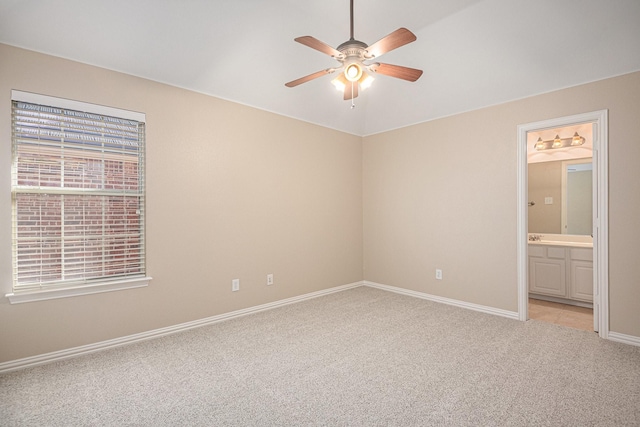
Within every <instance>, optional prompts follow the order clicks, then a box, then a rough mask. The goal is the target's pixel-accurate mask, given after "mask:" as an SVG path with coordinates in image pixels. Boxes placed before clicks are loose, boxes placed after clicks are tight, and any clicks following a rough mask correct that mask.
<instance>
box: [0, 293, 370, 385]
mask: <svg viewBox="0 0 640 427" xmlns="http://www.w3.org/2000/svg"><path fill="white" fill-rule="evenodd" d="M363 284H364V282H355V283H350V284H348V285H342V286H336V287H334V288H329V289H323V290H321V291H317V292H311V293H308V294H304V295H299V296H296V297H292V298H287V299H283V300H280V301H274V302H270V303H267V304H262V305H258V306H255V307H249V308H245V309H242V310H236V311H232V312H230V313H224V314H219V315H217V316H211V317H207V318H204V319H200V320H194V321H192V322H186V323H180V324H178V325H173V326H168V327H166V328H160V329H154V330H152V331H147V332H142V333H139V334H133V335H127V336H125V337H121V338H115V339H112V340H107V341H101V342H98V343H94V344H88V345H82V346H79V347H73V348H70V349H66V350H60V351H54V352H51V353H45V354H41V355H37V356H31V357H25V358H23V359H17V360H11V361H8V362H3V363H0V374H2V373H5V372H11V371H16V370H18V369H24V368H30V367H33V366H38V365H44V364H46V363H51V362H56V361H61V360H65V359H70V358H73V357H78V356H82V355H85V354H90V353H95V352H97V351H102V350H106V349H110V348H116V347H121V346H123V345H127V344H132V343H136V342H141V341H146V340H149V339H153V338H159V337H162V336H165V335H170V334H175V333H178V332H182V331H186V330H189V329H193V328H198V327H200V326H206V325H212V324H214V323H218V322H222V321H224V320H230V319H234V318H238V317H241V316H246V315H248V314H253V313H258V312H260V311H265V310H271V309H274V308H277V307H282V306H285V305H289V304H293V303H297V302H301V301H305V300H309V299H312V298H317V297H321V296H324V295H328V294H332V293H335V292H341V291H345V290H347V289H352V288H357V287H359V286H362V285H363Z"/></svg>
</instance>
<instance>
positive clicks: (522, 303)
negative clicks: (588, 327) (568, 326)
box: [517, 110, 609, 339]
mask: <svg viewBox="0 0 640 427" xmlns="http://www.w3.org/2000/svg"><path fill="white" fill-rule="evenodd" d="M583 123H592V124H593V172H594V173H593V176H594V178H593V179H594V186H593V191H594V197H593V288H594V292H593V314H594V326H595V328H594V329H597V330H598V334H599V335H600V337H601V338H605V339H607V338H608V337H609V220H608V212H609V193H608V181H609V173H608V168H607V165H608V151H609V150H608V147H609V131H608V124H609V113H608V110H599V111H593V112H590V113H583V114H577V115H574V116H567V117H560V118H556V119H550V120H543V121H539V122H534V123H527V124H523V125H519V126H518V207H517V214H518V219H517V226H518V236H517V245H518V248H517V258H518V319H519V320H522V321H526V320H528V319H529V312H528V301H529V292H528V286H527V281H528V254H527V243H528V238H527V230H528V209H527V208H528V205H527V192H528V183H527V167H528V166H527V132H533V131H540V130H545V129H552V128H557V127H565V126H572V125H578V124H583Z"/></svg>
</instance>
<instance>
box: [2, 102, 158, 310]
mask: <svg viewBox="0 0 640 427" xmlns="http://www.w3.org/2000/svg"><path fill="white" fill-rule="evenodd" d="M144 121H145V118H144V115H143V114H140V113H134V112H129V111H125V110H118V109H113V108H109V107H102V106H96V105H92V104H85V103H80V102H76V101H69V100H63V99H58V98H52V97H45V96H42V95H34V94H29V93H25V92H17V91H14V92H13V93H12V141H13V142H12V154H13V161H12V176H11V179H12V183H11V184H12V185H11V191H12V209H13V242H12V243H13V293H12V294H8V295H7V297H9V299H10V300H11V302H12V303H14V302H24V301H30V300H34V299H36V300H37V299H49V298H57V297H62V296H71V295H78V294H84V293H94V292H104V291H109V290H117V289H122V288H128V287H136V286H145V285H146V284H147V281H148V279H149V278H148V277H146V271H145V240H144V238H145V236H144V229H145V228H144V206H145V203H144V183H145V182H144V152H145V146H144V142H145V124H144ZM25 296H26V297H25Z"/></svg>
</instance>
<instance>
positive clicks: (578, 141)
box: [571, 132, 584, 145]
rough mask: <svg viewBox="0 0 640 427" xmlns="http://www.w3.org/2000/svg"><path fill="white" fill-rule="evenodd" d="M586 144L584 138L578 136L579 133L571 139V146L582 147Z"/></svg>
mask: <svg viewBox="0 0 640 427" xmlns="http://www.w3.org/2000/svg"><path fill="white" fill-rule="evenodd" d="M582 144H584V138H583V137H581V136H580V135H578V132H576V133H574V134H573V138H571V145H582Z"/></svg>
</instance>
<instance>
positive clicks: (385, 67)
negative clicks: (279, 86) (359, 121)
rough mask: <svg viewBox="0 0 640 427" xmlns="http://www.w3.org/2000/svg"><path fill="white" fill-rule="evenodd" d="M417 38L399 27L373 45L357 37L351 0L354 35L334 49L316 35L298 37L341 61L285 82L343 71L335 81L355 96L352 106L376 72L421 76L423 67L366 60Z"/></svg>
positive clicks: (347, 97) (400, 76) (406, 77)
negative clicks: (337, 64)
mask: <svg viewBox="0 0 640 427" xmlns="http://www.w3.org/2000/svg"><path fill="white" fill-rule="evenodd" d="M416 39H417V38H416V36H415V34H413V33H412V32H411V31H409V30H407V29H406V28H399V29H397V30H396V31H394V32H392V33H391V34H389V35H387V36H385V37H383V38H382V39H380V40H378V41H377V42H375V43H374V44H372V45H371V46H369V45H367V44H366V43H364V42H361V41H359V40H356V39H355V38H354V37H353V0H351V38H350V39H349V40H347V41H346V42H344V43H342V44H341V45H340V46H338V47H337V48H335V49H334V48H333V47H331V46H329V45H328V44H326V43H324V42H321V41H320V40H318V39H316V38H314V37H312V36H302V37H297V38H295V39H294V40H295V41H296V42H298V43H300V44H303V45H305V46H308V47H310V48H312V49H315V50H317V51H319V52H322V53H324V54H326V55H329V56H331V57H332V58H334V59H335V60H337V61H338V62H339V63H340V65H339V66H338V67H336V68H327V69H325V70H322V71H317V72H315V73H313V74H309V75H308V76H304V77H301V78H299V79H296V80H292V81H290V82H288V83H285V86H287V87H295V86H298V85H300V84H302V83H306V82H308V81H311V80H314V79H317V78H319V77H322V76H324V75H326V74H332V73H335V72H339V74H338V76H337V77H336V78H335V79H333V80H332V81H331V83H333V85H334V86H335V87H336V89H337V90H339V91H341V92H342V93H343V94H344V99H345V100H351V108H353V107H354V104H353V99H354V98H356V97H357V96H358V88H360V89H362V90H365V89H366V88H368V87H369V86H371V83H372V82H373V80H374V77H373V74H376V73H377V74H382V75H386V76H389V77H395V78H398V79H402V80H407V81H410V82H415V81H416V80H418V79H419V78H420V76H421V75H422V70H418V69H415V68H409V67H403V66H400V65H392V64H384V63H380V62H372V63H368V62H366V61H372V60H373V59H374V58H377V57H379V56H381V55H383V54H385V53H387V52H390V51H392V50H394V49H397V48H399V47H401V46H404V45H406V44H409V43H411V42H413V41H415V40H416Z"/></svg>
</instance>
